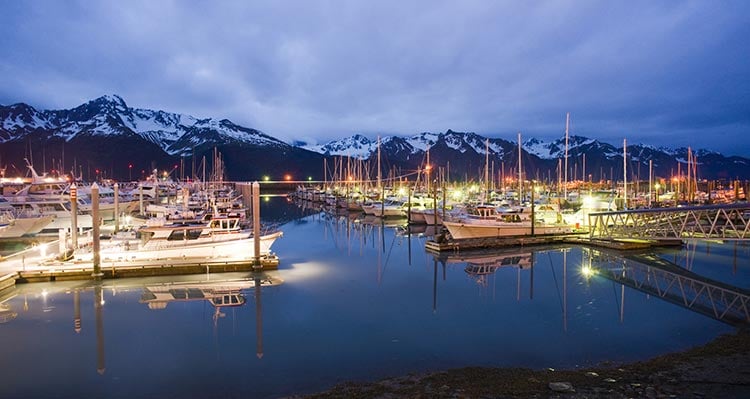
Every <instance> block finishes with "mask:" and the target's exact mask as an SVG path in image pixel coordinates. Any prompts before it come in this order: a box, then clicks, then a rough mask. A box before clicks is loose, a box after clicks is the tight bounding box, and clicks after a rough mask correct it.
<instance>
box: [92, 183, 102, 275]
mask: <svg viewBox="0 0 750 399" xmlns="http://www.w3.org/2000/svg"><path fill="white" fill-rule="evenodd" d="M91 226H92V231H91V233H92V234H93V237H92V238H93V243H94V246H93V250H94V273H92V274H91V277H93V278H95V279H97V280H98V279H101V278H102V276H103V274H102V268H101V257H100V253H99V252H100V245H99V244H100V243H99V185H97V184H96V183H94V184H92V185H91Z"/></svg>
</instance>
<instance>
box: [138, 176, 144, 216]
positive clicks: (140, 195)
mask: <svg viewBox="0 0 750 399" xmlns="http://www.w3.org/2000/svg"><path fill="white" fill-rule="evenodd" d="M138 206H139V209H138V212H139V214H140V215H141V216H143V184H141V183H138Z"/></svg>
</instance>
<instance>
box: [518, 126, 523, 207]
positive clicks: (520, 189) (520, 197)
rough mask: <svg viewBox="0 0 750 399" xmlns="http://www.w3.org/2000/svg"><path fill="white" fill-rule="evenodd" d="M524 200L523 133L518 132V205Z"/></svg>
mask: <svg viewBox="0 0 750 399" xmlns="http://www.w3.org/2000/svg"><path fill="white" fill-rule="evenodd" d="M522 200H523V174H522V173H521V132H518V204H519V205H521V203H522Z"/></svg>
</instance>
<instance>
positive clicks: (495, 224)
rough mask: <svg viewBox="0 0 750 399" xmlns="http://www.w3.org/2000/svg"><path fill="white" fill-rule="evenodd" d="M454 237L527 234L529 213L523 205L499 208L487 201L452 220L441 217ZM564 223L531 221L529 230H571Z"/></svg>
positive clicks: (555, 232)
mask: <svg viewBox="0 0 750 399" xmlns="http://www.w3.org/2000/svg"><path fill="white" fill-rule="evenodd" d="M443 225H444V226H445V227H446V228H448V231H449V232H450V234H451V236H452V237H453V238H454V239H457V240H460V239H465V238H484V237H511V236H528V235H531V234H532V220H531V213H530V212H526V211H524V210H523V209H513V210H504V211H499V210H498V209H497V208H496V207H494V206H491V205H479V206H476V207H474V208H472V209H470V210H468V211H467V212H466V213H464V214H463V215H461V216H459V217H458V218H456V219H455V220H453V221H447V220H446V221H443ZM572 232H573V229H572V227H571V226H570V225H569V224H567V223H544V222H541V223H540V222H539V221H534V224H533V234H535V235H537V234H538V235H545V234H567V233H572Z"/></svg>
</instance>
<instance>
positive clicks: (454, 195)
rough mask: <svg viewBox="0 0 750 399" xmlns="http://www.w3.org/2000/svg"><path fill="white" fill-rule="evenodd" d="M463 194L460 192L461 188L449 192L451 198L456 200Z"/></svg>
mask: <svg viewBox="0 0 750 399" xmlns="http://www.w3.org/2000/svg"><path fill="white" fill-rule="evenodd" d="M463 196H464V193H463V192H461V190H455V191H454V192H453V193H451V197H453V199H454V200H456V201H460V200H461V198H463Z"/></svg>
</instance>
